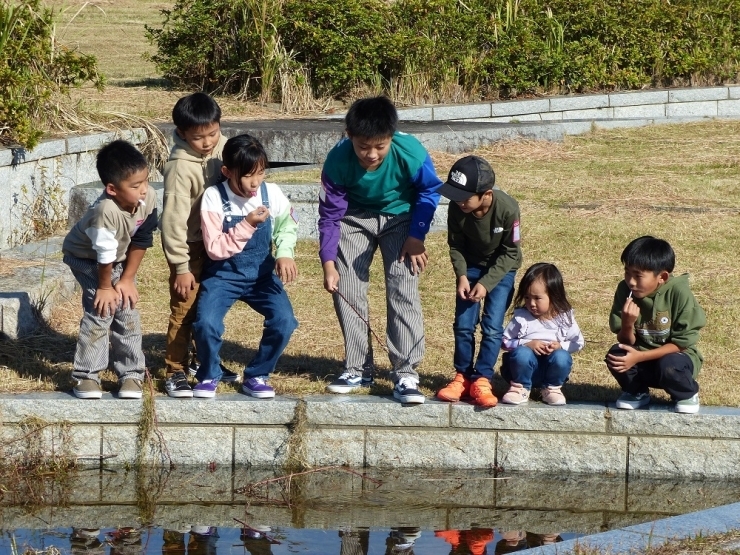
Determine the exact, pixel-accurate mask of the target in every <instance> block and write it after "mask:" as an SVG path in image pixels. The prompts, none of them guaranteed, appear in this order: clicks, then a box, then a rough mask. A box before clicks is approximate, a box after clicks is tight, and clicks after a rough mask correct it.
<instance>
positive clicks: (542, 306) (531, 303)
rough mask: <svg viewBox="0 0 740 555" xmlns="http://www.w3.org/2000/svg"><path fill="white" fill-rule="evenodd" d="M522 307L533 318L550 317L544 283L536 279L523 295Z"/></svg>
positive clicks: (548, 297) (548, 300) (548, 299)
mask: <svg viewBox="0 0 740 555" xmlns="http://www.w3.org/2000/svg"><path fill="white" fill-rule="evenodd" d="M524 307H525V308H526V309H527V310H529V312H530V313H531V314H532V316H534V317H535V318H547V317H549V316H550V295H548V294H547V287H545V282H544V281H542V280H540V279H538V280H537V281H535V282H534V283H532V285H530V286H529V289H528V290H527V292H526V293H525V294H524Z"/></svg>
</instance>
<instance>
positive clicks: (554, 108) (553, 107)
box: [550, 94, 609, 112]
mask: <svg viewBox="0 0 740 555" xmlns="http://www.w3.org/2000/svg"><path fill="white" fill-rule="evenodd" d="M607 106H609V95H607V94H593V95H584V96H560V97H553V98H551V99H550V111H551V112H558V111H566V110H586V109H588V108H606V107H607Z"/></svg>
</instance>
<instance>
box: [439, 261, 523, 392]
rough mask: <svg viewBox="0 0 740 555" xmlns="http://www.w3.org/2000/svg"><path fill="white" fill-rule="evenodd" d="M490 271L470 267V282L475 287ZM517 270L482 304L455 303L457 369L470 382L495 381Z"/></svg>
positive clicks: (501, 282) (462, 301) (503, 280)
mask: <svg viewBox="0 0 740 555" xmlns="http://www.w3.org/2000/svg"><path fill="white" fill-rule="evenodd" d="M486 271H487V268H480V267H477V266H473V267H468V281H469V282H470V287H471V288H472V287H473V286H474V285H475V284H476V283H478V280H479V279H480V278H481V276H482V275H483V274H484V273H485V272H486ZM515 276H516V270H512V271H511V272H509V273H507V274H506V275H504V277H502V278H501V281H499V282H498V283H497V284H496V287H494V288H493V289H491V290H490V291H489V292H488V294H487V295H486V298H485V299H484V300H483V313H482V314H481V306H480V305H481V303H479V302H478V303H473V302H470V301H465V300H463V299H461V298H460V297H457V300H456V302H455V323H454V324H453V326H452V329H453V331H454V334H455V355H454V359H453V363H454V365H455V370H457V371H458V372H460V373H462V374H465V376H466V377H467V378H468V379H471V380H477V379H478V378H481V377H484V378H488V379H489V380H490V379H492V378H493V367H494V366H495V365H496V359H497V358H498V352H499V350H500V349H501V338H502V336H503V334H504V315H505V314H506V309H507V308H509V305H510V304H511V299H512V297H513V296H514V277H515ZM478 324H480V330H481V335H482V337H481V341H480V348H479V350H478V358H477V359H476V360H475V364H473V357H474V355H475V329H476V327H478Z"/></svg>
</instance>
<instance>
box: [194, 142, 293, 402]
mask: <svg viewBox="0 0 740 555" xmlns="http://www.w3.org/2000/svg"><path fill="white" fill-rule="evenodd" d="M223 162H224V166H223V168H222V170H221V171H222V173H223V175H224V177H225V178H226V179H225V180H224V181H223V182H221V183H218V184H217V185H213V186H211V187H209V188H207V189H206V191H205V192H204V193H203V199H202V204H201V225H202V229H203V242H204V244H205V248H206V252H207V253H208V257H209V259H210V260H209V261H207V262H206V264H205V267H204V269H203V273H202V276H201V285H200V291H199V297H198V310H197V315H196V319H195V324H194V326H193V332H194V335H195V342H196V347H197V349H198V357H199V358H200V362H201V364H200V368H199V369H198V373H197V374H196V378H197V380H198V382H199V383H198V385H196V386H195V387H194V388H193V397H206V398H207V397H215V395H216V387H217V386H218V382H219V380H220V378H221V373H222V371H221V368H220V362H221V360H220V358H219V351H220V349H221V344H222V343H223V339H222V337H223V333H224V316H226V313H227V312H228V311H229V309H230V308H231V307H232V306H233V304H234V303H235V302H236V301H237V300H241V301H244V302H245V303H247V304H248V305H249V306H250V307H252V308H253V309H254V310H255V311H257V312H259V313H260V314H261V315H262V316H264V318H265V324H264V330H263V333H262V339H261V340H260V344H259V348H258V349H257V354H256V355H255V357H254V358H253V359H252V360H251V361H250V362H249V364H248V365H247V367H246V368H245V369H244V385H243V386H242V390H243V391H244V393H246V394H247V395H250V396H252V397H257V398H259V399H268V398H272V397H274V396H275V391H274V390H273V389H272V387H270V386H269V385H268V384H267V378H268V376H269V374H270V372H272V371H273V370H274V369H275V364H276V363H277V360H278V358H279V357H280V355H281V354H282V352H283V350H284V349H285V346H286V345H287V344H288V340H289V339H290V336H291V334H292V333H293V331H294V330H295V329H296V327H298V322H297V320H296V319H295V316H294V315H293V307H292V306H291V304H290V300H289V299H288V295H287V294H286V293H285V290H284V289H283V283H291V282H293V280H294V279H295V276H296V265H295V261H294V260H293V250H294V248H295V243H296V237H297V233H296V232H297V228H298V224H297V222H296V221H295V219H294V217H293V211H292V209H291V207H290V202H289V201H288V199H287V198H286V197H285V195H284V194H283V192H282V191H281V190H280V188H279V187H278V186H277V185H275V184H273V183H265V181H264V178H265V169H266V168H267V154H266V153H265V150H264V148H262V145H261V144H260V143H259V141H258V140H257V139H255V138H254V137H252V136H250V135H239V136H237V137H233V138H231V139H229V140H228V141H227V142H226V145H225V146H224V151H223ZM273 242H274V243H275V250H276V252H275V256H274V257H273V255H272V244H273ZM278 277H279V279H278Z"/></svg>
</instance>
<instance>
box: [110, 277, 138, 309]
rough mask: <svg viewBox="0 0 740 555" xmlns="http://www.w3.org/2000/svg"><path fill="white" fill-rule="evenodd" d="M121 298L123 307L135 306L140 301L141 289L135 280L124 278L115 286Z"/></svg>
mask: <svg viewBox="0 0 740 555" xmlns="http://www.w3.org/2000/svg"><path fill="white" fill-rule="evenodd" d="M114 288H115V290H116V291H117V292H118V295H119V297H120V299H121V306H122V307H123V308H131V309H133V308H135V307H136V303H138V302H139V290H138V289H136V284H135V283H134V281H133V280H127V279H122V280H120V281H119V282H118V283H116V284H115V286H114Z"/></svg>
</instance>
